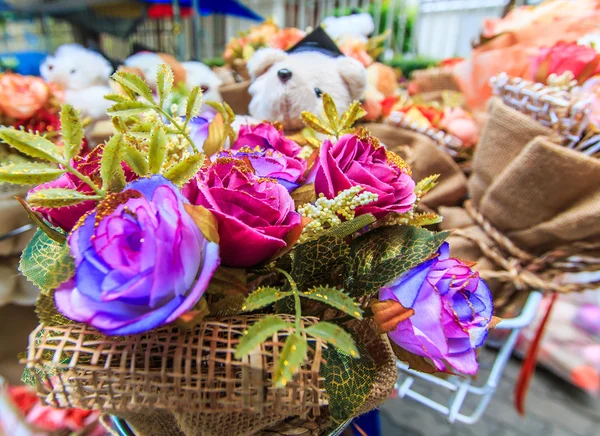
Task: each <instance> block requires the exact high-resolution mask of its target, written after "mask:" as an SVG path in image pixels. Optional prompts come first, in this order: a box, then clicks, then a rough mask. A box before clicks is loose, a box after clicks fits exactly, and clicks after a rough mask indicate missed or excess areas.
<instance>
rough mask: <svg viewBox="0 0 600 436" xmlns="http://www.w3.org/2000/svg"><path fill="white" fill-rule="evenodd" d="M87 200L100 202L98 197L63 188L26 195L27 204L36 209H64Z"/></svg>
mask: <svg viewBox="0 0 600 436" xmlns="http://www.w3.org/2000/svg"><path fill="white" fill-rule="evenodd" d="M88 200H100V196H98V195H85V194H83V193H81V192H79V191H75V190H73V189H64V188H50V189H42V190H40V191H35V192H30V193H29V194H28V195H27V202H28V203H29V204H30V205H32V206H38V207H65V206H72V205H74V204H77V203H81V202H82V201H88Z"/></svg>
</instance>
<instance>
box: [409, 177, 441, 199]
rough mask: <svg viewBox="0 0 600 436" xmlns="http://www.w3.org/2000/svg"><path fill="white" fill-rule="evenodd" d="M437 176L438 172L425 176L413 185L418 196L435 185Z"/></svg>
mask: <svg viewBox="0 0 600 436" xmlns="http://www.w3.org/2000/svg"><path fill="white" fill-rule="evenodd" d="M439 178H440V175H439V174H434V175H432V176H429V177H425V178H424V179H423V180H421V181H420V182H419V183H417V186H415V193H416V194H417V195H418V196H419V197H423V196H424V195H425V194H427V193H428V192H429V191H431V190H432V189H433V188H434V187H435V185H437V180H438V179H439Z"/></svg>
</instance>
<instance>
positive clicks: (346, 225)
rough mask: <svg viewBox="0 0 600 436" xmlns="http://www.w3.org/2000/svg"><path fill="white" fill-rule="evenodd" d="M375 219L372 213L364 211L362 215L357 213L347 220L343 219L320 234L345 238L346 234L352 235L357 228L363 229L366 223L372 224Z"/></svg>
mask: <svg viewBox="0 0 600 436" xmlns="http://www.w3.org/2000/svg"><path fill="white" fill-rule="evenodd" d="M375 221H377V218H375V217H374V216H373V215H372V214H370V213H366V214H364V215H359V216H357V217H356V218H353V219H351V220H349V221H344V222H343V223H341V224H339V225H337V226H335V227H332V228H331V229H328V230H325V231H324V232H322V233H321V234H322V235H323V236H335V237H336V238H345V237H346V236H350V235H353V234H354V233H356V232H358V231H359V230H362V229H364V228H365V227H367V226H368V225H371V224H373V223H374V222H375Z"/></svg>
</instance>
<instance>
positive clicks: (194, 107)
mask: <svg viewBox="0 0 600 436" xmlns="http://www.w3.org/2000/svg"><path fill="white" fill-rule="evenodd" d="M201 107H202V90H201V89H200V87H199V86H194V87H193V88H192V90H191V91H190V95H189V96H188V99H187V104H186V106H185V119H186V121H188V120H191V119H192V118H194V117H196V116H198V114H199V113H200V108H201Z"/></svg>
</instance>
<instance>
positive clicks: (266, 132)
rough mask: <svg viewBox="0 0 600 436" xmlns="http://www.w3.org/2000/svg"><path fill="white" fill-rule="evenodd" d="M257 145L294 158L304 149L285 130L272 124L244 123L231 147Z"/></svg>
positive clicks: (252, 146)
mask: <svg viewBox="0 0 600 436" xmlns="http://www.w3.org/2000/svg"><path fill="white" fill-rule="evenodd" d="M256 146H259V147H260V148H262V149H265V150H275V151H278V152H280V153H283V154H284V155H286V156H287V157H294V158H295V157H297V156H298V154H299V153H300V152H301V151H302V147H300V146H299V145H298V144H296V143H295V142H294V141H292V140H291V139H288V138H286V137H285V134H284V133H283V131H282V130H279V129H277V128H276V127H275V126H273V125H272V124H269V123H261V124H257V125H254V126H251V125H242V126H241V127H240V131H239V134H238V138H237V140H236V141H235V142H234V143H233V145H232V146H231V149H232V150H237V149H239V148H242V147H250V148H252V149H254V148H255V147H256Z"/></svg>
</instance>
